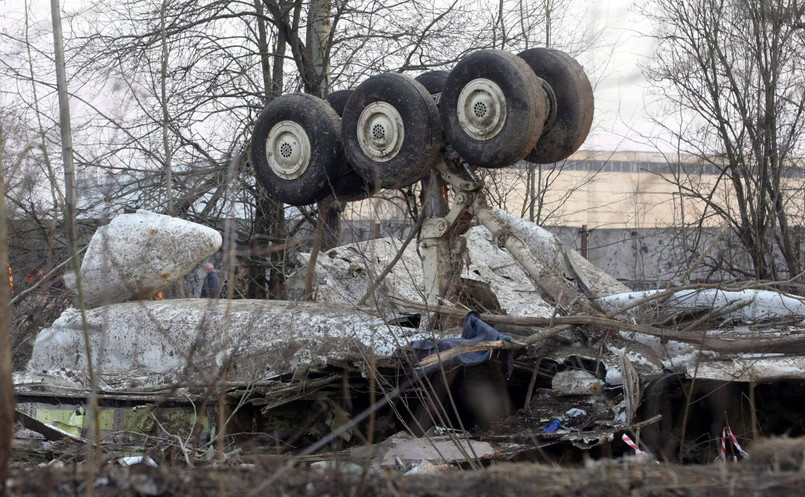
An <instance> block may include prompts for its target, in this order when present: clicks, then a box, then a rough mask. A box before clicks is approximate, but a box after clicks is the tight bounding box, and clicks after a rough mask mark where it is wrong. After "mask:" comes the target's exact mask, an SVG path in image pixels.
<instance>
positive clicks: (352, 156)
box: [251, 48, 593, 305]
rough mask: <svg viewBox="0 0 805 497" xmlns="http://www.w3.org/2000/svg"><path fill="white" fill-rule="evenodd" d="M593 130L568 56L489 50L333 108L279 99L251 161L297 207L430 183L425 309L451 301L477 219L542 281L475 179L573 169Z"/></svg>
mask: <svg viewBox="0 0 805 497" xmlns="http://www.w3.org/2000/svg"><path fill="white" fill-rule="evenodd" d="M592 118H593V92H592V87H591V85H590V82H589V80H588V79H587V76H586V75H585V73H584V70H583V69H582V67H581V65H580V64H579V63H578V62H577V61H576V60H575V59H573V58H572V57H570V56H569V55H567V54H565V53H563V52H560V51H558V50H553V49H548V48H534V49H530V50H526V51H524V52H521V53H520V54H518V55H514V54H511V53H508V52H505V51H502V50H480V51H478V52H475V53H472V54H470V55H468V56H467V57H465V58H464V59H462V60H461V61H459V63H458V64H457V65H456V66H455V67H454V68H453V69H452V70H451V71H449V72H447V71H431V72H427V73H424V74H422V75H420V76H419V77H417V78H416V79H413V78H410V77H408V76H405V75H401V74H392V73H389V74H380V75H376V76H372V77H370V78H368V79H367V80H365V81H364V82H363V83H361V84H360V85H359V86H357V87H356V88H355V89H354V90H342V91H338V92H334V93H332V94H331V95H330V96H328V98H327V100H326V101H325V100H322V99H318V98H316V97H313V96H310V95H301V94H294V95H285V96H282V97H279V98H277V99H275V100H273V101H272V102H271V103H269V104H268V105H267V106H266V107H265V109H263V111H262V112H261V113H260V116H259V117H258V119H257V123H256V125H255V130H254V135H253V137H252V143H251V161H252V165H253V167H254V171H255V175H256V177H257V179H258V181H259V183H260V184H261V185H262V186H263V187H264V188H265V189H266V191H267V192H268V193H269V194H270V195H272V196H274V197H275V198H277V199H279V200H281V201H283V202H285V203H286V204H290V205H296V206H299V205H305V204H310V203H313V202H318V201H321V200H323V199H325V198H326V197H328V196H333V197H334V198H335V199H337V200H340V201H352V200H360V199H364V198H367V197H369V196H371V195H373V194H374V193H376V192H377V191H379V190H380V189H381V188H402V187H405V186H409V185H411V184H413V183H415V182H417V181H420V180H421V181H422V183H423V191H424V192H425V194H424V197H425V201H426V206H425V212H426V215H427V216H428V217H427V218H426V219H425V221H424V223H423V225H422V239H421V245H420V248H421V249H422V253H423V257H424V262H423V264H424V268H425V275H426V278H425V292H426V298H427V301H428V303H429V304H434V305H435V304H438V303H439V302H440V300H441V299H449V298H450V292H451V288H453V287H454V285H453V284H452V283H453V281H454V280H455V279H457V278H458V276H459V275H460V271H461V263H460V261H461V252H462V251H463V238H461V237H460V236H458V235H461V234H463V233H464V232H466V230H467V229H468V228H469V226H470V223H471V222H472V220H473V218H475V219H477V220H478V221H479V222H480V223H481V224H483V225H484V226H486V227H487V228H488V229H489V230H490V231H491V232H492V233H493V234H495V237H496V238H497V239H498V243H499V244H500V246H501V247H505V248H506V249H507V250H509V251H510V252H511V253H512V255H513V256H514V257H515V259H517V260H518V262H519V263H520V264H521V265H522V266H523V268H524V269H525V270H526V271H527V272H528V273H529V274H530V275H531V276H532V277H537V276H539V275H540V274H542V268H541V265H540V263H539V262H538V261H535V260H534V259H533V256H531V254H530V252H529V251H528V249H527V248H526V247H525V246H524V245H523V244H522V242H519V241H518V240H517V239H516V238H515V237H509V236H507V235H506V231H507V229H506V227H505V224H504V223H503V222H501V221H500V220H499V219H498V218H497V216H496V215H495V214H494V211H493V210H492V209H491V208H490V207H489V206H488V205H487V203H486V196H485V193H484V189H483V186H484V185H483V182H482V181H481V180H480V179H479V178H478V177H477V175H476V170H477V168H479V167H484V168H503V167H509V166H512V165H514V164H515V163H517V162H519V161H521V160H524V159H525V160H528V161H530V162H534V163H539V164H549V163H554V162H558V161H561V160H564V159H566V158H567V157H568V156H570V155H571V154H572V153H573V152H575V151H576V150H578V148H579V147H580V146H581V144H582V143H583V142H584V140H585V138H586V137H587V134H588V133H589V131H590V125H591V123H592ZM445 186H449V188H450V189H451V190H452V191H453V204H452V206H450V207H449V208H447V206H446V205H444V203H443V202H442V205H441V206H437V204H439V202H438V201H435V202H431V201H429V199H428V191H430V192H435V195H437V196H439V197H440V198H443V197H442V196H441V192H442V191H443V190H444V188H445ZM431 200H432V199H431ZM518 242H519V243H518Z"/></svg>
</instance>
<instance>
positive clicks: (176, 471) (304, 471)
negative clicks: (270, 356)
mask: <svg viewBox="0 0 805 497" xmlns="http://www.w3.org/2000/svg"><path fill="white" fill-rule="evenodd" d="M803 448H805V445H803V444H802V443H801V442H797V441H785V440H783V441H781V440H777V441H770V442H767V443H766V448H765V449H762V448H760V447H758V446H756V447H755V449H754V453H755V454H757V455H756V456H754V457H753V459H751V460H746V461H742V462H738V463H727V464H724V463H720V462H719V463H714V464H709V465H689V466H679V465H670V464H660V463H656V462H651V461H643V462H641V461H637V460H635V459H629V458H627V459H620V460H602V461H598V462H589V463H587V464H586V465H584V466H582V467H570V468H568V467H557V466H549V465H537V464H526V463H521V464H508V463H507V464H499V465H492V466H489V467H486V468H483V469H480V470H460V469H452V470H448V471H439V472H438V474H428V475H408V476H406V475H401V474H399V473H396V472H387V471H368V472H360V471H355V470H351V471H350V470H346V469H345V470H332V469H330V470H316V469H312V468H310V467H308V466H307V465H306V464H302V463H300V464H298V465H297V466H295V467H288V464H287V462H288V459H281V458H276V457H258V458H252V460H251V462H249V463H241V464H238V465H234V466H217V467H216V466H213V465H208V466H202V467H196V468H188V467H186V466H184V467H182V466H180V465H174V466H162V467H150V466H146V465H143V464H137V465H134V466H130V467H122V466H120V465H118V464H116V463H109V464H105V465H102V466H99V467H97V468H96V470H95V471H93V472H92V474H89V472H88V466H87V465H86V464H70V463H65V464H56V465H50V466H36V465H34V466H27V467H20V468H14V469H12V471H11V478H10V479H9V488H8V494H9V496H15V497H16V496H20V497H22V496H51V495H54V496H55V495H95V496H99V497H107V496H108V497H111V496H138V495H148V496H199V497H202V496H223V495H244V496H246V495H283V496H305V495H315V496H318V497H323V496H350V497H352V496H393V497H399V496H414V495H416V496H432V497H437V496H456V495H462V496H465V497H471V496H491V495H494V496H512V497H520V496H525V495H541V496H562V497H567V496H573V495H576V496H602V497H604V496H605V497H614V496H619V495H632V496H666V495H667V496H718V497H723V496H726V495H736V496H742V495H746V496H755V495H774V496H801V495H805V471H803V470H802V455H803ZM90 485H91V487H92V488H91V489H90V488H89V487H90Z"/></svg>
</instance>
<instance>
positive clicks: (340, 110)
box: [325, 90, 353, 117]
mask: <svg viewBox="0 0 805 497" xmlns="http://www.w3.org/2000/svg"><path fill="white" fill-rule="evenodd" d="M352 91H353V90H338V91H334V92H332V93H330V94H329V95H327V97H326V98H325V100H327V103H328V104H330V106H331V107H332V108H333V109H335V111H336V113H337V114H338V117H343V116H344V106H345V105H347V100H349V97H350V95H352Z"/></svg>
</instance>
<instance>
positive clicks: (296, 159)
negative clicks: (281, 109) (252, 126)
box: [266, 121, 311, 180]
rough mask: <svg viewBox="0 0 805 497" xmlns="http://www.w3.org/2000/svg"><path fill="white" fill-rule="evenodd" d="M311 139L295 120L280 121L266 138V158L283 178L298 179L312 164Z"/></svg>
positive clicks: (273, 169) (275, 171) (272, 168)
mask: <svg viewBox="0 0 805 497" xmlns="http://www.w3.org/2000/svg"><path fill="white" fill-rule="evenodd" d="M310 150H311V147H310V139H309V138H308V136H307V133H305V130H304V129H303V128H302V126H300V125H299V124H297V123H295V122H293V121H280V122H278V123H277V124H275V125H274V127H273V128H271V131H270V132H269V134H268V139H267V140H266V159H267V160H268V165H269V167H271V170H272V171H274V173H275V174H276V175H277V176H279V177H280V178H282V179H286V180H293V179H297V178H299V177H300V176H302V174H304V173H305V171H306V170H307V168H308V166H309V165H310Z"/></svg>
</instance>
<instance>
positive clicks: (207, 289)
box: [201, 271, 218, 299]
mask: <svg viewBox="0 0 805 497" xmlns="http://www.w3.org/2000/svg"><path fill="white" fill-rule="evenodd" d="M216 288H218V274H216V273H215V271H211V272H209V273H207V277H206V278H204V284H203V285H201V298H203V299H204V298H207V297H213V292H214V291H215V289H216Z"/></svg>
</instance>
